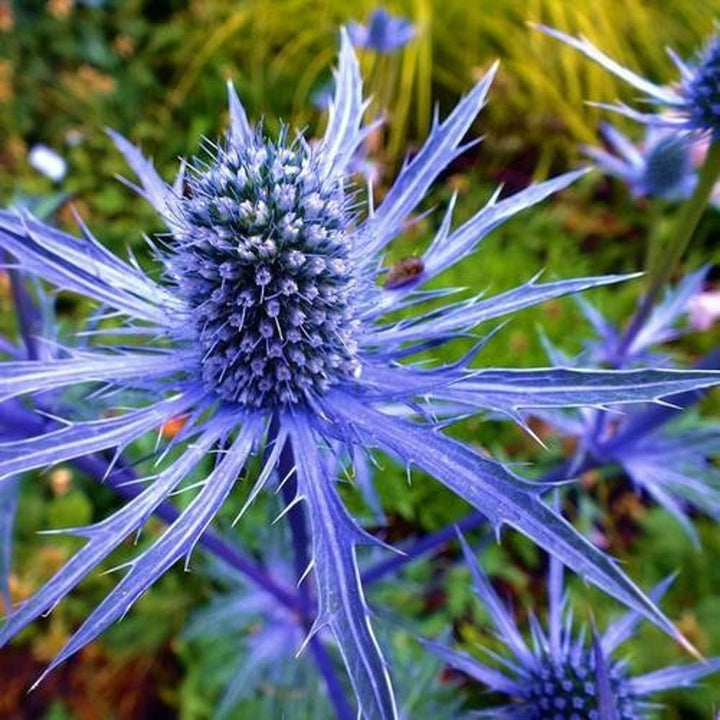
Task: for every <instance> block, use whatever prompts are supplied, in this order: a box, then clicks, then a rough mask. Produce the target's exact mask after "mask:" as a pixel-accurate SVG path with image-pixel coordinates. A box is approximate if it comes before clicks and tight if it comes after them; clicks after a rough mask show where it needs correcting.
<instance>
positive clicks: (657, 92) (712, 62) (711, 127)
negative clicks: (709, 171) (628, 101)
mask: <svg viewBox="0 0 720 720" xmlns="http://www.w3.org/2000/svg"><path fill="white" fill-rule="evenodd" d="M536 27H537V28H538V29H540V30H542V31H543V32H545V33H547V34H548V35H552V36H553V37H555V38H557V39H558V40H561V41H562V42H564V43H567V44H568V45H570V46H572V47H574V48H576V49H577V50H579V51H580V52H581V53H583V54H584V55H587V57H589V58H590V59H592V60H594V61H595V62H597V63H599V64H600V65H602V66H603V67H604V68H606V69H607V70H609V71H610V72H611V73H613V74H614V75H617V76H618V77H619V78H621V79H622V80H624V81H625V82H627V83H629V84H630V85H632V86H633V87H634V88H637V89H638V90H640V91H641V92H643V93H645V95H646V96H647V100H648V101H650V102H651V103H653V104H654V105H656V106H657V107H658V108H659V110H660V111H661V112H658V113H648V112H640V111H638V110H635V109H633V108H630V107H628V106H627V105H623V104H618V105H604V106H603V107H607V108H608V109H610V110H615V111H617V112H619V113H622V114H623V115H626V116H628V117H630V118H633V119H634V120H638V121H640V122H642V123H645V124H647V125H655V126H664V127H671V128H675V129H677V130H692V131H697V132H703V133H710V134H712V135H713V136H716V137H717V136H720V38H718V37H713V38H711V39H710V41H709V42H708V44H707V46H706V47H705V50H704V52H703V53H701V54H700V56H699V58H698V59H697V61H695V62H694V63H686V62H684V61H683V60H682V59H681V58H679V57H678V56H677V55H676V54H675V53H674V52H672V51H669V52H670V57H671V59H672V61H673V62H674V63H675V65H676V67H677V69H678V70H679V72H680V79H679V81H678V83H677V84H676V85H675V86H672V87H667V86H662V85H657V84H655V83H653V82H651V81H650V80H647V79H646V78H644V77H642V76H641V75H638V74H637V73H635V72H633V71H632V70H628V68H626V67H623V66H622V65H620V63H618V62H616V61H615V60H613V59H612V58H611V57H609V56H607V55H606V54H605V53H604V52H602V50H599V49H598V48H596V47H595V46H594V45H593V44H592V43H590V42H588V41H587V40H586V39H585V38H582V37H581V38H574V37H572V36H571V35H566V34H565V33H563V32H560V31H559V30H554V29H553V28H549V27H545V26H543V25H537V26H536Z"/></svg>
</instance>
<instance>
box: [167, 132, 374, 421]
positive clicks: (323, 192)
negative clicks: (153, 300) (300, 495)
mask: <svg viewBox="0 0 720 720" xmlns="http://www.w3.org/2000/svg"><path fill="white" fill-rule="evenodd" d="M187 185H188V189H189V192H188V197H187V198H183V199H182V200H181V201H180V203H179V207H180V210H181V213H182V214H181V223H180V224H181V230H180V232H177V233H176V236H175V237H176V240H177V246H176V247H175V248H173V253H172V255H171V256H169V257H168V266H169V269H170V274H171V277H172V279H173V280H174V281H175V282H176V284H177V287H178V291H179V292H180V293H181V294H182V296H183V297H184V298H185V300H186V302H187V311H188V316H189V317H188V323H187V324H183V325H182V333H181V336H180V338H179V339H180V340H183V339H185V337H184V336H185V334H186V331H187V328H188V326H192V333H191V335H190V337H189V338H188V344H189V345H190V346H191V347H193V348H194V349H195V350H196V351H197V352H198V353H199V355H200V357H199V361H200V364H201V366H202V370H201V372H202V377H203V381H204V382H205V385H206V387H208V388H209V389H210V390H212V391H213V392H216V393H218V395H220V397H222V398H223V399H224V400H226V401H229V402H231V403H238V404H239V405H242V406H246V407H254V408H262V407H265V408H272V407H275V406H277V405H286V404H292V403H297V402H301V401H303V400H304V399H305V397H306V396H307V394H308V393H314V394H322V393H324V392H325V391H326V390H327V389H328V388H329V387H331V386H332V385H335V384H337V382H338V381H339V380H341V379H346V380H347V379H349V378H352V376H353V375H354V374H355V373H357V372H358V371H359V369H360V364H359V361H358V358H357V340H356V338H355V335H356V332H357V328H358V324H359V320H358V319H357V315H358V308H357V304H356V303H355V298H357V297H358V295H359V293H360V290H361V288H360V287H359V284H360V283H361V281H362V278H361V277H358V272H357V270H358V268H357V266H356V264H354V263H353V262H352V258H351V252H352V242H353V239H352V236H351V233H352V228H351V222H350V221H351V218H350V212H349V209H348V207H347V206H348V198H347V196H346V192H345V188H344V186H343V177H342V175H339V174H337V173H335V172H329V173H324V172H323V169H322V166H321V163H320V159H319V158H318V154H317V153H316V152H314V151H313V149H312V148H311V147H310V145H309V144H308V143H306V142H305V141H304V140H303V139H302V138H299V139H298V140H297V141H296V142H294V143H292V144H289V143H288V142H287V141H286V139H285V136H284V134H283V135H282V136H281V138H280V140H279V142H277V143H272V142H267V141H264V140H263V138H262V137H261V136H260V135H259V134H258V133H255V134H253V136H252V140H251V142H249V143H247V144H244V145H242V146H238V144H237V143H233V141H232V139H230V140H229V141H228V142H227V143H226V144H224V145H221V146H219V147H218V148H217V150H216V151H215V153H214V157H212V158H211V159H210V161H209V162H208V163H207V164H206V165H204V166H202V165H199V164H198V165H196V167H195V171H194V172H191V174H190V176H189V178H188V182H187Z"/></svg>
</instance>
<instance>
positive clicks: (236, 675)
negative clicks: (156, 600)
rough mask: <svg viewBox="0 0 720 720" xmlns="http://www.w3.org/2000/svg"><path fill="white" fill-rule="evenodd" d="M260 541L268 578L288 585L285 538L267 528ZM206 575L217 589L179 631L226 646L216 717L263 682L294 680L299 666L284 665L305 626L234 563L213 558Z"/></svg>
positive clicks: (310, 681) (311, 681)
mask: <svg viewBox="0 0 720 720" xmlns="http://www.w3.org/2000/svg"><path fill="white" fill-rule="evenodd" d="M263 546H264V565H265V567H266V568H267V569H268V570H269V571H270V574H271V576H272V577H273V579H274V580H275V581H277V582H279V583H281V584H283V585H284V586H285V587H292V586H293V585H294V584H295V582H296V580H297V578H296V577H295V576H294V573H293V569H292V565H291V564H290V563H289V562H288V560H287V558H289V557H292V548H291V547H289V542H286V543H281V542H278V541H277V540H275V539H273V538H272V537H271V536H270V535H269V533H268V534H267V536H266V537H263ZM286 546H287V547H286ZM210 575H211V577H212V578H213V580H214V581H215V582H217V583H218V584H220V585H221V587H222V590H220V591H219V592H218V593H217V594H216V595H215V596H214V598H213V600H212V601H211V602H210V603H209V604H208V605H207V606H206V607H204V608H202V609H201V610H200V611H199V612H198V613H196V615H195V616H194V617H193V618H192V620H191V622H190V625H189V626H188V628H187V630H186V631H185V633H184V636H185V638H186V639H187V640H195V639H199V640H204V641H210V642H213V643H215V644H216V645H217V646H219V647H225V646H227V647H228V649H229V651H230V653H229V656H228V658H227V662H228V663H229V664H230V672H229V674H228V681H227V684H226V687H225V691H224V694H223V697H222V699H221V701H220V703H219V704H218V706H217V708H216V710H215V717H218V718H223V717H227V716H228V715H229V713H230V712H231V711H232V710H233V708H234V706H235V705H236V704H237V703H238V702H239V701H240V700H242V699H243V698H246V697H249V696H251V695H252V694H253V693H254V692H255V691H256V690H257V689H258V687H259V686H261V685H263V684H266V683H268V682H272V683H273V684H274V685H285V684H288V685H296V683H297V680H298V678H297V676H296V674H297V670H298V668H297V667H294V665H293V664H291V665H290V666H288V663H287V662H286V660H287V658H288V657H291V656H292V655H293V654H294V653H295V652H296V650H297V648H298V647H300V645H301V644H302V641H303V635H304V629H303V627H302V624H301V623H299V622H298V617H297V614H296V613H294V612H292V611H291V610H290V608H288V607H285V606H284V605H282V604H281V603H279V602H278V601H277V599H276V598H275V597H273V596H272V595H271V594H270V593H268V592H265V591H263V590H262V589H260V588H256V587H255V586H253V585H252V584H251V583H248V581H247V578H245V577H244V576H243V575H242V574H240V573H239V572H238V571H237V570H235V569H234V568H230V567H228V566H226V565H224V564H223V563H219V562H215V563H213V564H212V565H211V567H210ZM299 660H300V662H301V664H302V665H308V664H309V663H307V662H306V660H307V656H306V655H304V656H302V657H301V658H299ZM304 671H305V673H306V674H309V675H311V678H309V679H308V682H307V685H308V686H310V685H311V684H315V685H317V683H318V681H319V679H318V677H317V674H316V673H313V672H312V668H304ZM288 673H290V675H289V676H288Z"/></svg>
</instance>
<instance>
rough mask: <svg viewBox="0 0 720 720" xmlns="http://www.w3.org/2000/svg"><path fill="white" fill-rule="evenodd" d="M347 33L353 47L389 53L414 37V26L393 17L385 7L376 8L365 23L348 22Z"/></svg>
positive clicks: (403, 19)
mask: <svg viewBox="0 0 720 720" xmlns="http://www.w3.org/2000/svg"><path fill="white" fill-rule="evenodd" d="M348 34H349V35H350V40H352V43H353V45H354V46H355V47H359V48H365V49H367V50H375V51H376V52H379V53H391V52H393V51H394V50H399V49H400V48H401V47H404V46H405V45H407V44H408V43H409V42H410V41H411V40H412V39H413V38H414V37H415V26H414V25H413V24H412V23H411V22H410V21H409V20H406V19H405V18H401V17H393V16H392V15H390V13H389V12H388V11H387V10H385V8H377V9H376V10H374V11H373V12H372V14H371V15H370V17H369V18H368V23H367V25H360V24H359V23H350V25H349V26H348Z"/></svg>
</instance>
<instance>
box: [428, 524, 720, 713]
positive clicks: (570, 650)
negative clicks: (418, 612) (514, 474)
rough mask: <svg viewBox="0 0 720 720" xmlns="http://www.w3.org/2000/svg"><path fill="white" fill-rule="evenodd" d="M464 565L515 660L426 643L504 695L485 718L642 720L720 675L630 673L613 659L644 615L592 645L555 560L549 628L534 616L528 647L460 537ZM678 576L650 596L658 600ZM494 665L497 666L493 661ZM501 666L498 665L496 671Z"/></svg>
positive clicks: (695, 667)
mask: <svg viewBox="0 0 720 720" xmlns="http://www.w3.org/2000/svg"><path fill="white" fill-rule="evenodd" d="M460 542H461V544H462V549H463V555H464V558H465V562H466V563H467V564H468V566H469V568H470V572H471V575H472V579H473V587H474V590H475V594H476V596H477V598H478V599H479V600H480V602H481V603H482V604H483V606H484V607H485V609H486V610H487V612H488V613H489V614H490V620H491V622H492V624H493V626H494V629H495V631H496V632H497V635H498V638H499V640H500V641H501V642H502V644H503V645H504V646H505V648H506V649H507V651H508V653H509V654H510V655H511V656H512V657H510V658H506V657H504V656H502V655H501V654H498V653H496V652H493V651H490V650H488V651H487V655H488V657H489V658H490V659H491V664H486V663H485V662H481V661H480V660H477V659H475V658H474V657H471V656H470V655H467V654H466V653H464V652H460V651H457V650H453V649H451V648H449V647H447V646H446V645H445V644H444V643H440V642H430V641H423V644H424V645H425V646H426V647H427V648H429V649H430V650H431V651H432V652H434V653H435V654H436V655H438V656H439V657H441V658H442V659H443V660H445V662H447V663H448V664H449V665H451V666H452V667H455V668H457V669H458V670H461V671H462V672H464V673H466V674H467V675H469V676H470V677H471V678H473V679H474V680H477V681H478V682H480V683H482V684H483V685H485V686H487V687H488V688H489V689H491V690H493V691H495V692H497V693H500V694H501V695H503V696H504V697H505V698H507V700H508V701H509V702H508V703H507V704H505V705H502V706H497V707H494V708H491V709H486V710H484V711H482V712H481V714H480V717H487V718H515V719H516V720H550V718H552V720H605V719H606V718H614V719H615V720H642V719H643V718H647V717H649V715H648V712H649V711H650V710H651V709H653V708H654V707H657V705H650V704H649V703H648V702H647V699H646V698H647V696H649V695H652V694H654V693H657V692H662V691H664V690H669V689H672V688H678V687H686V686H688V685H692V684H693V683H694V682H695V681H696V680H698V679H700V678H702V677H705V676H707V675H710V674H712V673H714V672H717V671H718V670H720V658H712V659H710V660H707V661H703V662H698V663H692V664H689V665H685V666H673V667H668V668H664V669H662V670H658V671H655V672H651V673H647V674H645V675H635V676H634V675H632V673H631V672H630V669H629V667H628V665H627V663H626V662H625V661H624V660H622V659H616V658H615V657H614V654H615V651H616V650H617V649H618V647H619V646H620V645H621V644H623V643H625V642H626V641H628V640H630V639H631V637H632V635H633V633H634V631H635V629H636V627H637V625H638V624H639V623H640V621H641V618H640V616H639V615H638V614H637V613H632V612H631V613H629V614H627V615H625V616H623V617H621V618H619V619H618V620H616V621H615V622H613V623H611V624H610V625H609V626H608V628H607V629H606V631H605V633H603V634H602V635H601V636H598V635H597V633H595V632H593V634H592V640H591V641H588V633H587V632H585V630H582V631H580V632H576V631H575V630H574V628H573V625H574V623H573V615H572V612H571V609H570V607H569V602H568V598H567V595H566V594H565V592H564V590H563V572H562V566H560V565H559V564H558V563H557V562H556V561H555V560H553V559H551V561H550V573H549V581H548V597H549V607H548V620H547V627H546V628H545V627H543V626H542V625H541V624H540V622H539V621H538V620H537V619H536V618H535V617H534V616H531V627H530V630H531V636H532V642H531V643H530V644H528V643H527V642H526V641H525V639H524V638H523V636H522V633H521V631H520V628H519V626H518V624H517V623H516V621H515V618H514V617H513V614H512V613H511V611H510V610H509V609H508V608H507V607H506V605H505V604H504V602H503V600H502V599H501V597H500V596H499V595H498V594H497V592H496V591H495V589H494V588H493V586H492V584H491V582H490V580H489V578H488V577H487V576H486V575H485V573H484V572H483V571H482V569H481V568H480V565H479V564H478V561H477V558H476V557H475V555H474V553H473V552H472V550H471V549H470V547H469V546H468V544H467V542H466V541H465V539H464V538H463V537H462V536H460ZM671 582H672V578H668V579H667V580H665V581H664V582H662V583H661V584H660V585H658V587H656V588H655V590H654V591H653V593H652V597H653V598H654V599H656V600H659V599H660V598H661V597H662V595H663V594H664V593H665V591H666V590H667V589H668V587H669V586H670V583H671ZM493 660H494V662H493ZM496 666H499V667H496Z"/></svg>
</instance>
